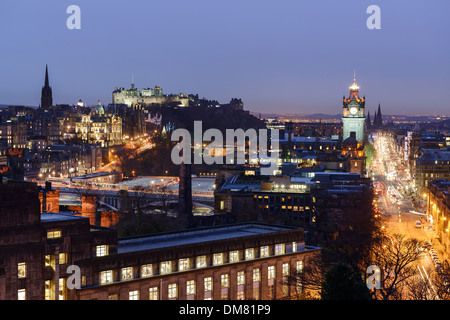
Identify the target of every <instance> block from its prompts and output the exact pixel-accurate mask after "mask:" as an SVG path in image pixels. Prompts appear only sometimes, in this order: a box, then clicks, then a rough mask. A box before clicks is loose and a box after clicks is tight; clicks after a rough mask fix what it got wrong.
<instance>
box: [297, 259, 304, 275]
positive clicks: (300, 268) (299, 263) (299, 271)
mask: <svg viewBox="0 0 450 320" xmlns="http://www.w3.org/2000/svg"><path fill="white" fill-rule="evenodd" d="M297 272H298V273H301V272H303V261H297Z"/></svg>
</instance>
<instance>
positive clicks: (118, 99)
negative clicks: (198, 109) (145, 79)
mask: <svg viewBox="0 0 450 320" xmlns="http://www.w3.org/2000/svg"><path fill="white" fill-rule="evenodd" d="M112 103H113V104H126V105H127V106H131V105H133V104H139V105H143V106H147V105H152V104H161V105H165V104H168V103H172V104H176V105H178V106H181V107H187V106H188V105H189V97H188V96H187V95H185V94H181V93H180V94H178V95H163V91H162V89H161V88H160V87H158V86H155V88H154V89H152V88H146V89H138V88H135V86H134V83H132V84H131V88H130V89H125V88H114V91H113V93H112Z"/></svg>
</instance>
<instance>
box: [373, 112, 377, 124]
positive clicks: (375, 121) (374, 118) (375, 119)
mask: <svg viewBox="0 0 450 320" xmlns="http://www.w3.org/2000/svg"><path fill="white" fill-rule="evenodd" d="M373 125H374V126H376V125H377V112H376V111H375V115H374V116H373Z"/></svg>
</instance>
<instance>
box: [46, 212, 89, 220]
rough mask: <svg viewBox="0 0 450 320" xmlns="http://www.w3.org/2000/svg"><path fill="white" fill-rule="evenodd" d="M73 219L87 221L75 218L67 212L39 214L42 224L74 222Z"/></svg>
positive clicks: (80, 217)
mask: <svg viewBox="0 0 450 320" xmlns="http://www.w3.org/2000/svg"><path fill="white" fill-rule="evenodd" d="M75 219H87V218H86V217H82V216H76V215H74V214H71V213H70V212H69V211H68V212H60V213H56V212H43V213H41V221H42V222H50V221H65V220H75Z"/></svg>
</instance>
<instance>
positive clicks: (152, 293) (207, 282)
mask: <svg viewBox="0 0 450 320" xmlns="http://www.w3.org/2000/svg"><path fill="white" fill-rule="evenodd" d="M282 268H283V273H282V274H283V276H288V275H289V264H288V263H284V264H283V266H282ZM296 270H297V272H298V273H300V272H302V271H303V261H297V265H296ZM275 271H276V270H275V266H268V267H267V278H268V290H269V291H268V297H269V298H273V292H274V281H271V280H274V279H275V277H276V272H275ZM252 276H253V296H252V297H251V298H253V299H256V300H259V299H260V294H259V293H260V286H259V283H260V282H261V270H260V269H258V268H257V269H253V270H252ZM236 277H237V279H236V280H237V299H238V300H244V299H245V298H246V297H245V291H244V285H245V272H244V271H239V272H238V273H237V276H236ZM228 288H230V275H229V274H227V273H224V274H221V275H220V289H221V299H224V300H226V299H229V291H228ZM178 289H179V288H178V284H177V283H170V284H168V286H167V298H168V299H172V300H173V299H178V297H179V291H178ZM196 289H197V286H196V280H188V281H186V292H185V293H186V297H187V298H188V299H189V298H190V299H194V298H195V295H196V294H197V292H196ZM148 290H149V300H159V299H160V292H159V291H160V287H150V288H149V289H148ZM203 294H204V299H205V300H212V297H213V278H212V277H206V278H204V279H203ZM128 298H129V300H139V299H140V297H139V290H132V291H130V292H129V295H128ZM109 299H117V295H111V296H109Z"/></svg>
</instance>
